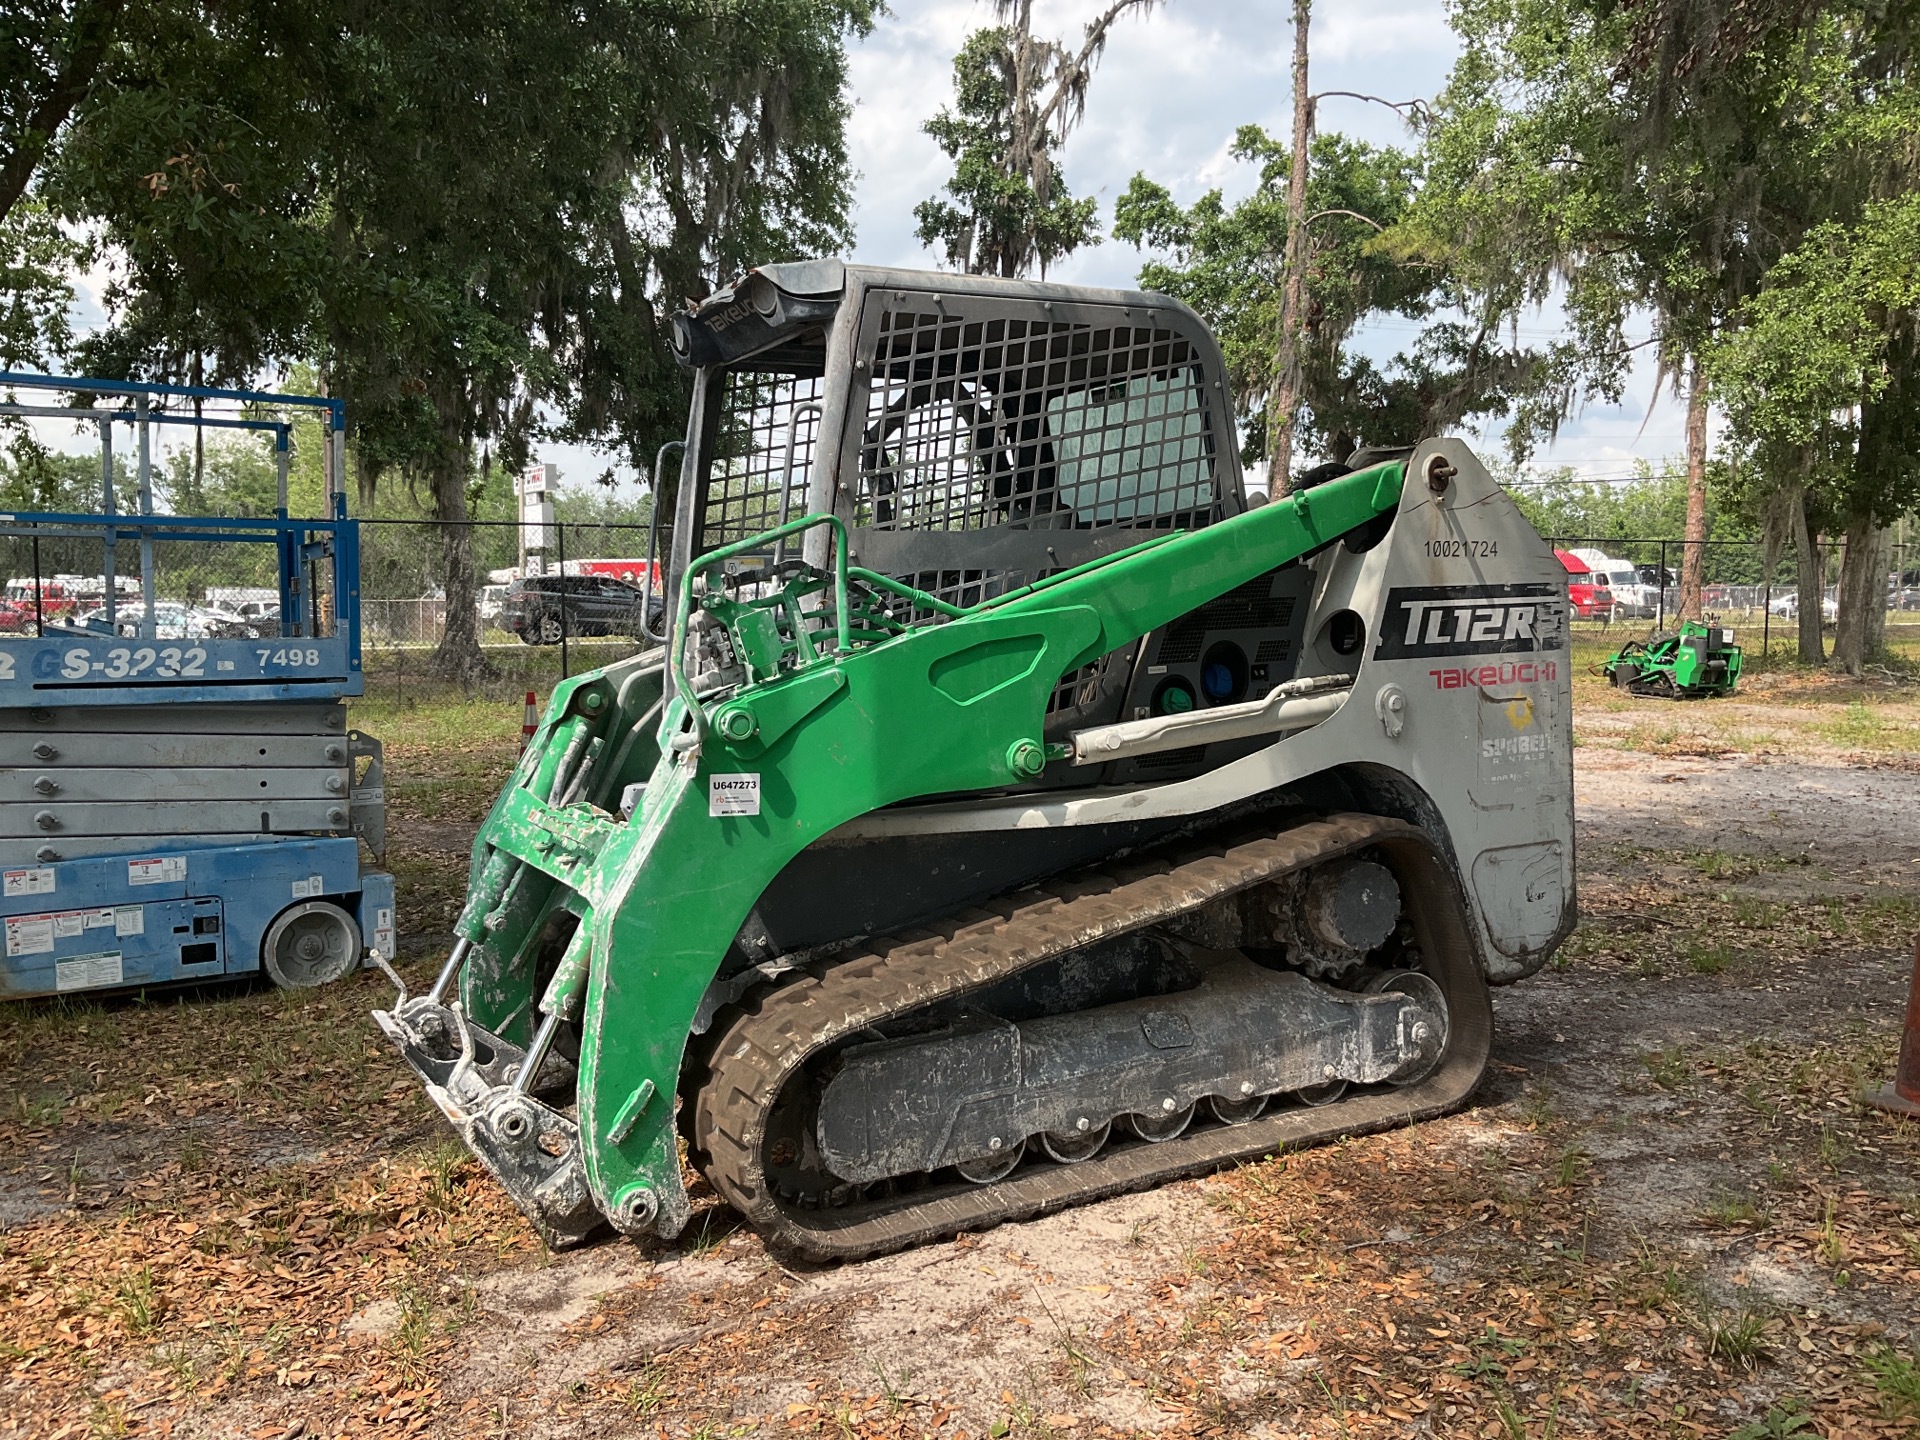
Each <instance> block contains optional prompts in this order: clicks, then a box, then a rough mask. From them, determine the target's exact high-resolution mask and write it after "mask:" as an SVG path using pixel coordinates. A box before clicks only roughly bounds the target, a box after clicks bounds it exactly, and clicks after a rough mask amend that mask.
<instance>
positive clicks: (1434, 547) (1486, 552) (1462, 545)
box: [1427, 540, 1500, 560]
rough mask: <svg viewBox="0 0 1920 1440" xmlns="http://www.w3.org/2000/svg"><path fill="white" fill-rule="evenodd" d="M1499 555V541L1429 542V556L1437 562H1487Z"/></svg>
mask: <svg viewBox="0 0 1920 1440" xmlns="http://www.w3.org/2000/svg"><path fill="white" fill-rule="evenodd" d="M1499 553H1500V542H1499V541H1498V540H1429V541H1427V554H1428V555H1429V556H1430V557H1431V558H1433V559H1435V560H1485V559H1487V558H1489V557H1490V556H1494V555H1498V554H1499Z"/></svg>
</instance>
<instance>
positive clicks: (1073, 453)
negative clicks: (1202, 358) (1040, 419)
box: [1047, 369, 1213, 525]
mask: <svg viewBox="0 0 1920 1440" xmlns="http://www.w3.org/2000/svg"><path fill="white" fill-rule="evenodd" d="M1047 421H1048V428H1049V429H1050V430H1051V431H1052V433H1053V435H1054V437H1055V440H1054V444H1055V448H1056V449H1057V451H1058V454H1059V460H1058V463H1057V478H1056V487H1057V492H1058V497H1059V503H1060V505H1061V507H1062V508H1063V509H1065V510H1067V511H1069V512H1071V513H1072V515H1073V518H1074V520H1075V522H1076V523H1077V524H1080V525H1131V524H1138V523H1140V522H1142V521H1145V522H1147V523H1151V522H1152V521H1154V520H1156V519H1158V518H1160V517H1162V516H1166V515H1171V514H1178V513H1182V512H1191V511H1194V510H1200V509H1204V508H1205V507H1206V506H1207V505H1209V504H1211V503H1212V500H1213V472H1212V467H1211V466H1210V464H1209V463H1208V456H1207V444H1206V408H1205V401H1204V399H1203V398H1202V396H1201V393H1200V387H1199V377H1198V373H1197V371H1195V370H1192V369H1187V370H1175V371H1171V372H1169V373H1167V374H1164V375H1136V376H1133V377H1131V378H1129V379H1127V380H1123V381H1119V382H1117V383H1114V384H1110V385H1101V386H1096V387H1092V388H1089V389H1085V390H1070V391H1068V392H1067V393H1066V394H1064V395H1061V396H1058V397H1056V398H1055V399H1053V400H1050V401H1048V402H1047Z"/></svg>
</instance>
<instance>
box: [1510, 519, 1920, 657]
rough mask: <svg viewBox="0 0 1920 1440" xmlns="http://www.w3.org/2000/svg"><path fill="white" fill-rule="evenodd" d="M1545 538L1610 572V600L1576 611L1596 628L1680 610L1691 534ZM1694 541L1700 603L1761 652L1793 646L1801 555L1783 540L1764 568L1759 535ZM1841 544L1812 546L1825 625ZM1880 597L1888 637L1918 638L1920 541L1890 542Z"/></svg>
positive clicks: (1644, 624)
mask: <svg viewBox="0 0 1920 1440" xmlns="http://www.w3.org/2000/svg"><path fill="white" fill-rule="evenodd" d="M1548 543H1550V544H1551V545H1552V546H1553V547H1554V549H1556V550H1558V551H1561V552H1563V553H1565V554H1569V555H1574V556H1575V557H1576V558H1578V559H1580V560H1582V561H1584V562H1586V564H1587V565H1588V568H1589V570H1590V571H1591V572H1594V573H1597V574H1605V575H1606V576H1607V577H1608V585H1607V589H1608V592H1609V594H1610V595H1611V597H1612V602H1611V604H1610V605H1602V606H1599V607H1597V608H1596V610H1595V612H1594V613H1593V614H1591V615H1588V616H1582V617H1578V619H1579V621H1581V622H1584V623H1586V624H1588V625H1590V626H1596V627H1600V628H1614V627H1618V626H1621V625H1628V626H1632V627H1635V628H1636V629H1644V628H1648V626H1649V625H1650V626H1651V628H1653V629H1660V628H1662V627H1663V626H1666V625H1669V624H1670V623H1671V622H1672V620H1673V617H1674V616H1675V615H1676V614H1677V613H1678V611H1679V608H1680V571H1681V567H1682V563H1683V561H1684V558H1685V556H1686V553H1687V550H1688V548H1689V543H1690V542H1688V541H1685V540H1675V539H1622V538H1620V537H1619V536H1558V537H1553V538H1551V539H1550V540H1549V542H1548ZM1691 543H1693V544H1697V545H1699V546H1700V548H1701V551H1702V555H1701V571H1702V585H1701V606H1702V608H1703V609H1704V610H1705V611H1706V612H1707V613H1708V614H1710V615H1715V616H1718V617H1719V618H1720V619H1721V620H1722V621H1725V622H1726V623H1728V624H1739V625H1740V626H1741V627H1742V628H1743V629H1744V631H1745V632H1746V633H1745V634H1743V636H1742V640H1743V643H1745V644H1746V645H1747V646H1748V647H1749V648H1750V649H1751V650H1757V651H1758V652H1759V653H1760V654H1761V655H1763V656H1764V655H1766V654H1768V653H1770V652H1771V651H1772V650H1773V649H1775V648H1779V649H1783V650H1787V651H1791V650H1793V649H1794V648H1795V646H1796V644H1797V635H1798V624H1799V613H1800V582H1799V559H1798V557H1797V556H1796V555H1795V553H1794V551H1793V549H1792V547H1790V546H1789V547H1785V548H1783V550H1782V552H1781V554H1780V556H1779V558H1778V559H1777V560H1776V561H1775V563H1774V565H1773V567H1772V569H1771V570H1769V569H1768V567H1767V561H1766V550H1765V547H1764V546H1762V545H1760V544H1759V543H1758V542H1756V541H1750V540H1705V541H1696V542H1691ZM1846 548H1847V547H1846V545H1845V543H1844V542H1833V543H1830V544H1824V545H1816V546H1815V547H1814V569H1815V571H1816V572H1817V573H1818V575H1819V577H1820V594H1821V619H1822V621H1823V623H1824V624H1825V625H1826V626H1827V627H1829V628H1831V626H1832V625H1833V623H1834V621H1835V619H1836V618H1837V616H1838V614H1839V599H1840V575H1841V571H1842V570H1843V569H1844V568H1845V564H1846ZM1884 603H1885V606H1886V611H1887V624H1888V628H1889V637H1890V638H1910V639H1920V544H1906V545H1902V544H1894V545H1892V546H1891V547H1889V551H1888V560H1887V574H1886V580H1885V601H1884ZM1909 627H1911V628H1910V629H1909ZM1756 641H1757V642H1758V643H1757V644H1756V643H1755V642H1756Z"/></svg>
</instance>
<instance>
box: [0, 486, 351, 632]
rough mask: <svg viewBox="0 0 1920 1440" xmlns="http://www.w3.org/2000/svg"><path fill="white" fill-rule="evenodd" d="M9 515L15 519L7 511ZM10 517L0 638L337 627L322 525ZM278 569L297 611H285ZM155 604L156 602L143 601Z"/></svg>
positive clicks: (2, 536)
mask: <svg viewBox="0 0 1920 1440" xmlns="http://www.w3.org/2000/svg"><path fill="white" fill-rule="evenodd" d="M9 519H11V517H9ZM139 523H140V522H139V520H138V518H137V517H130V523H128V524H125V525H113V524H111V523H108V522H104V521H89V522H85V523H80V522H71V523H69V522H43V523H26V522H13V523H8V524H5V525H4V526H0V577H3V578H4V584H5V589H4V591H3V592H0V636H4V635H24V636H43V635H57V634H64V633H72V632H76V631H77V632H81V633H91V634H104V635H116V636H125V637H129V638H148V639H158V640H204V639H265V638H271V637H279V636H281V635H282V634H283V633H285V634H298V635H301V636H305V637H324V636H330V635H332V634H334V633H335V632H336V627H337V610H338V601H337V597H336V596H335V595H334V594H333V582H334V572H333V563H332V560H331V557H330V556H329V555H328V554H327V553H325V546H324V540H325V537H326V536H327V535H328V534H329V533H330V532H329V529H328V527H326V526H325V524H324V522H311V523H312V525H313V526H314V527H315V528H312V529H308V528H306V526H305V525H303V524H301V523H300V522H295V523H294V524H292V525H288V526H275V525H273V524H272V523H271V522H257V523H251V524H250V523H248V522H227V521H214V520H207V521H197V520H182V519H179V518H176V517H172V516H158V517H154V518H153V520H152V521H151V522H150V523H148V524H147V525H146V526H145V529H144V533H136V531H135V529H134V528H133V527H134V525H135V524H139ZM283 569H284V573H285V575H286V576H287V577H288V580H289V584H288V587H287V588H288V592H289V593H290V594H292V595H294V596H297V597H298V613H297V614H295V615H290V616H287V617H284V619H285V622H286V623H285V624H284V625H283V617H282V615H281V597H282V577H283ZM149 607H151V609H149Z"/></svg>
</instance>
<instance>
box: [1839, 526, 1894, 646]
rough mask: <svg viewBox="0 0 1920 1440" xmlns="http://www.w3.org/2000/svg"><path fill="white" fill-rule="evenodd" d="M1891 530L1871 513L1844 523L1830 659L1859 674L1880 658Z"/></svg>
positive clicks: (1884, 633) (1885, 613) (1884, 624)
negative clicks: (1843, 552)
mask: <svg viewBox="0 0 1920 1440" xmlns="http://www.w3.org/2000/svg"><path fill="white" fill-rule="evenodd" d="M1891 538H1892V537H1891V532H1889V531H1887V530H1886V529H1884V528H1882V527H1881V526H1879V525H1876V524H1874V523H1873V519H1872V517H1871V516H1863V517H1858V518H1856V519H1855V520H1854V521H1853V522H1852V523H1851V524H1849V525H1848V526H1847V553H1846V555H1845V556H1844V557H1842V559H1841V562H1840V614H1839V616H1838V617H1837V619H1836V620H1835V623H1834V629H1833V663H1834V664H1835V665H1837V666H1839V667H1840V668H1841V669H1842V670H1845V671H1846V672H1847V673H1848V674H1849V675H1858V674H1859V673H1860V667H1861V666H1862V665H1864V664H1866V662H1867V661H1869V660H1877V659H1879V658H1880V655H1881V653H1882V651H1884V650H1885V648H1886V638H1887V551H1888V546H1889V543H1890V541H1891Z"/></svg>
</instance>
